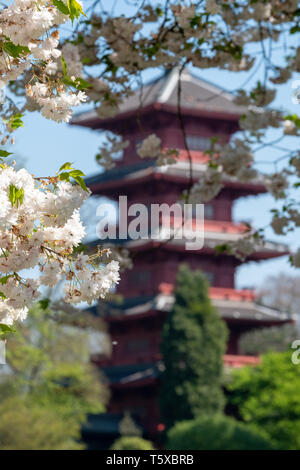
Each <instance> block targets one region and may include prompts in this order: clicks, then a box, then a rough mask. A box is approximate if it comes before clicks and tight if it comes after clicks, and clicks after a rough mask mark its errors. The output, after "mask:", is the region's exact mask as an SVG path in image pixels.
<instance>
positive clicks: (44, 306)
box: [39, 299, 50, 310]
mask: <svg viewBox="0 0 300 470" xmlns="http://www.w3.org/2000/svg"><path fill="white" fill-rule="evenodd" d="M39 304H40V307H41V309H42V310H47V308H48V307H49V304H50V299H42V300H40V301H39Z"/></svg>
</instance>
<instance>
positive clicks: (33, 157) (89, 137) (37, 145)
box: [13, 0, 300, 287]
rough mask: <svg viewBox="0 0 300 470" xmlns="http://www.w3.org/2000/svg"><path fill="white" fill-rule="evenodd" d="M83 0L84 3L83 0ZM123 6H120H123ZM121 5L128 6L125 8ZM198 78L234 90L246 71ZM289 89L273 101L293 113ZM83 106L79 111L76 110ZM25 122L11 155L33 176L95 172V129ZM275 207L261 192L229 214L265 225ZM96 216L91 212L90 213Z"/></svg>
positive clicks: (240, 282) (257, 280) (256, 270)
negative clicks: (62, 170)
mask: <svg viewBox="0 0 300 470" xmlns="http://www.w3.org/2000/svg"><path fill="white" fill-rule="evenodd" d="M83 3H85V2H83ZM119 3H121V4H122V8H121V6H119V7H117V10H116V12H119V11H122V12H124V11H127V10H128V8H129V7H128V5H127V6H126V5H125V4H124V2H122V1H121V2H119ZM103 4H104V6H105V5H112V2H111V1H110V2H107V1H105V0H104V1H103ZM124 5H125V7H124ZM124 8H126V9H127V10H124ZM252 50H258V46H255V47H254V46H253V49H252ZM282 54H283V50H282V48H277V47H276V49H275V50H274V54H273V57H274V59H275V61H277V62H278V61H280V60H281V56H282ZM193 72H194V73H196V74H197V75H198V76H200V77H203V78H204V79H207V80H210V81H211V82H213V83H215V84H216V85H219V86H221V87H223V88H225V89H227V90H229V91H230V90H234V89H236V88H239V87H240V86H241V85H242V84H243V82H244V81H245V80H246V77H247V75H246V74H245V73H244V72H242V73H238V74H233V73H228V72H224V71H220V70H212V69H211V70H195V69H194V70H193ZM261 72H262V71H261V70H260V71H258V73H257V74H256V75H255V77H253V79H252V81H251V82H249V83H248V84H247V88H249V87H251V85H254V83H255V82H256V80H258V79H259V77H260V75H261ZM145 76H146V78H147V79H151V78H152V77H153V76H157V71H156V72H151V71H148V72H147V73H146V74H145ZM296 79H300V76H299V74H298V76H294V77H293V80H296ZM291 96H292V88H291V81H290V82H289V83H287V84H285V85H283V86H281V87H280V89H279V92H278V93H277V98H276V102H275V105H276V107H279V108H282V109H286V110H289V111H290V112H293V113H299V106H300V105H294V104H292V102H291ZM81 110H82V109H81ZM24 123H25V126H24V128H23V129H19V130H18V131H16V133H15V137H16V144H15V146H14V149H13V150H14V153H15V154H17V155H22V157H25V158H26V168H27V169H28V170H29V171H31V172H33V173H34V174H35V175H38V176H47V175H53V174H55V172H56V171H57V170H58V168H59V167H60V166H61V164H62V163H64V162H66V161H72V162H74V163H75V165H76V167H77V168H79V169H81V170H82V171H84V172H85V173H86V174H87V175H91V174H95V173H97V172H99V171H101V170H100V167H99V166H98V165H97V164H96V162H95V158H94V156H95V154H96V153H97V149H98V147H99V145H100V143H101V141H102V136H101V134H100V133H99V132H97V131H90V130H88V129H84V128H80V127H73V126H69V125H67V124H56V123H54V122H52V121H49V120H46V119H45V118H43V117H42V116H40V115H39V114H38V113H36V112H35V113H29V114H28V115H26V117H25V118H24ZM273 137H274V133H272V132H269V133H268V139H270V140H272V138H273ZM298 142H299V139H297V138H293V137H292V138H289V139H287V142H286V144H285V146H289V147H290V148H294V147H295V145H297V144H298ZM273 156H274V150H273V149H265V150H264V151H262V152H260V155H259V159H260V160H264V161H265V160H271V159H272V158H273ZM260 168H261V169H262V170H263V171H268V169H269V170H272V167H271V166H268V165H264V166H263V165H261V166H260ZM273 207H274V201H273V200H272V198H271V197H270V196H266V195H262V196H258V197H249V198H243V199H241V200H239V201H238V202H237V203H236V205H235V208H234V216H235V218H236V220H243V219H247V220H251V221H252V223H253V224H254V226H256V227H260V226H265V225H266V222H267V221H268V220H269V218H270V213H269V211H270V209H271V208H273ZM95 218H96V214H95ZM267 233H268V236H269V239H272V240H278V241H284V242H288V243H290V244H291V246H292V247H296V246H297V244H298V243H297V242H299V232H298V234H297V233H293V234H290V235H289V236H288V237H276V236H275V235H274V234H273V233H272V232H271V231H270V230H269V231H268V232H267ZM280 271H284V272H286V273H290V274H294V275H295V274H297V273H298V272H297V271H296V270H295V269H294V268H291V267H290V266H289V265H288V263H287V260H286V259H285V258H281V259H278V260H274V261H266V262H261V263H259V264H256V263H247V264H246V265H244V266H243V267H241V268H240V269H239V271H238V273H237V278H236V281H237V286H238V287H259V286H260V285H261V283H262V281H263V279H264V278H265V277H266V276H268V275H273V274H275V273H276V272H280Z"/></svg>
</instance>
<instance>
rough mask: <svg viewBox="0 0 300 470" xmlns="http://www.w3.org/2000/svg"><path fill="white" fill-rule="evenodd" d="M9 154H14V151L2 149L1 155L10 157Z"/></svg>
mask: <svg viewBox="0 0 300 470" xmlns="http://www.w3.org/2000/svg"><path fill="white" fill-rule="evenodd" d="M9 155H12V152H7V151H6V150H0V157H2V158H4V157H8V156H9Z"/></svg>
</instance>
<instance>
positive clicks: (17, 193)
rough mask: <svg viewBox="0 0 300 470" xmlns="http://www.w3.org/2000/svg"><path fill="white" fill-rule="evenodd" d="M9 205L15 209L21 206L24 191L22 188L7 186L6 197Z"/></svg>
mask: <svg viewBox="0 0 300 470" xmlns="http://www.w3.org/2000/svg"><path fill="white" fill-rule="evenodd" d="M8 198H9V200H10V202H11V205H12V206H14V205H16V206H17V207H18V206H20V205H21V204H23V200H24V189H23V188H20V189H19V188H17V187H16V186H15V185H14V184H11V185H10V186H9V196H8Z"/></svg>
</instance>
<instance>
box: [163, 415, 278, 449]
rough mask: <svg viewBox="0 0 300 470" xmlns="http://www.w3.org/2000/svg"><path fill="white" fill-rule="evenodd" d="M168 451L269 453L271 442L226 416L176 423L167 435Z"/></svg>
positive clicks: (206, 417)
mask: <svg viewBox="0 0 300 470" xmlns="http://www.w3.org/2000/svg"><path fill="white" fill-rule="evenodd" d="M167 449H169V450H270V449H272V445H271V443H270V442H269V441H268V440H267V439H266V438H265V437H263V436H262V435H260V434H258V433H256V432H254V431H253V430H252V429H250V428H249V427H248V426H246V425H245V424H242V423H239V422H237V421H236V420H234V419H233V418H229V417H227V416H223V415H214V416H212V415H210V416H204V417H202V418H196V419H194V420H191V421H182V422H181V423H177V424H176V425H175V426H174V427H173V428H171V429H170V430H169V432H168V442H167Z"/></svg>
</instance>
